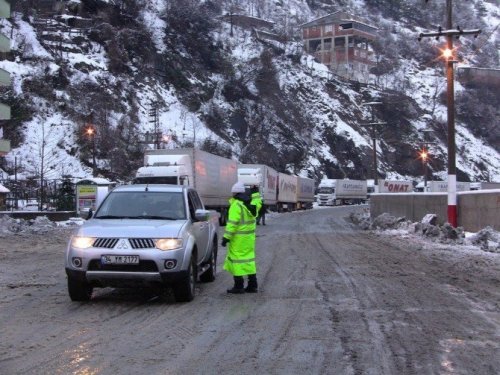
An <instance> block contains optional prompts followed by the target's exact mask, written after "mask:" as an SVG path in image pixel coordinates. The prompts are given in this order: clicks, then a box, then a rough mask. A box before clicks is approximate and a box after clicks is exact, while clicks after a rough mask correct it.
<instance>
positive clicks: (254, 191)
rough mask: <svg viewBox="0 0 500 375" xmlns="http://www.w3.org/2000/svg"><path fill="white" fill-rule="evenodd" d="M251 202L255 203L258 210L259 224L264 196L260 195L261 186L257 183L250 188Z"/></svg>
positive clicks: (257, 219)
mask: <svg viewBox="0 0 500 375" xmlns="http://www.w3.org/2000/svg"><path fill="white" fill-rule="evenodd" d="M250 204H252V205H254V206H255V207H256V210H257V215H256V216H255V218H256V221H257V225H259V218H260V216H261V214H262V213H261V211H262V197H261V196H260V191H259V187H258V186H257V185H253V186H252V187H251V188H250Z"/></svg>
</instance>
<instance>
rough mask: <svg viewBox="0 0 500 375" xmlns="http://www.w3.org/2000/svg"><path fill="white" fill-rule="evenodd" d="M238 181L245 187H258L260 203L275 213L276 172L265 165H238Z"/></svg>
mask: <svg viewBox="0 0 500 375" xmlns="http://www.w3.org/2000/svg"><path fill="white" fill-rule="evenodd" d="M238 181H240V182H243V184H245V186H246V187H251V186H258V187H259V191H260V194H261V196H262V202H263V203H264V204H265V205H266V206H268V207H269V209H271V210H273V211H276V203H277V201H278V194H277V193H278V172H277V171H276V170H275V169H273V168H271V167H269V166H267V165H265V164H239V165H238Z"/></svg>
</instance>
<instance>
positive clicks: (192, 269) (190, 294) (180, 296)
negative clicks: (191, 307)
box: [173, 253, 196, 302]
mask: <svg viewBox="0 0 500 375" xmlns="http://www.w3.org/2000/svg"><path fill="white" fill-rule="evenodd" d="M195 259H196V256H195V254H194V253H193V254H192V256H191V261H190V262H189V267H188V270H187V273H188V275H187V277H186V278H185V279H184V280H182V281H180V282H178V283H176V284H175V285H174V288H173V289H174V296H175V300H176V301H177V302H190V301H192V300H193V298H194V287H195V284H196V264H195Z"/></svg>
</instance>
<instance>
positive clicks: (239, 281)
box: [227, 276, 245, 294]
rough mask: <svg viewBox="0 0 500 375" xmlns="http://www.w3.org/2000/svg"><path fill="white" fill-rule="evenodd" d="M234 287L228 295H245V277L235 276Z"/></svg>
mask: <svg viewBox="0 0 500 375" xmlns="http://www.w3.org/2000/svg"><path fill="white" fill-rule="evenodd" d="M233 279H234V286H233V287H232V288H231V289H228V290H227V292H228V293H232V294H242V293H245V289H244V288H243V283H244V280H243V276H233Z"/></svg>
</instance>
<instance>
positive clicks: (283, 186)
mask: <svg viewBox="0 0 500 375" xmlns="http://www.w3.org/2000/svg"><path fill="white" fill-rule="evenodd" d="M298 182H299V180H298V179H297V176H291V175H289V174H286V173H281V172H279V173H278V202H277V204H276V207H277V211H278V212H286V211H295V208H296V205H297V190H298Z"/></svg>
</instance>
